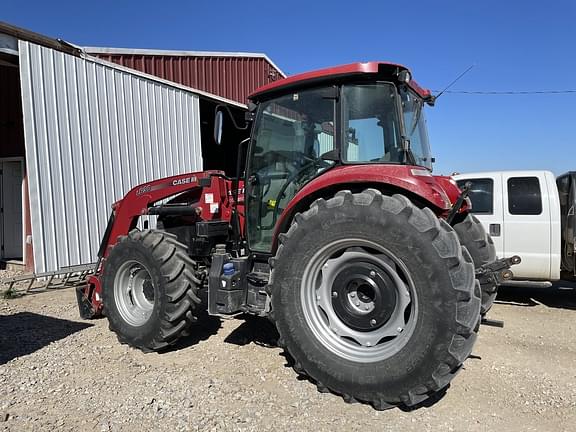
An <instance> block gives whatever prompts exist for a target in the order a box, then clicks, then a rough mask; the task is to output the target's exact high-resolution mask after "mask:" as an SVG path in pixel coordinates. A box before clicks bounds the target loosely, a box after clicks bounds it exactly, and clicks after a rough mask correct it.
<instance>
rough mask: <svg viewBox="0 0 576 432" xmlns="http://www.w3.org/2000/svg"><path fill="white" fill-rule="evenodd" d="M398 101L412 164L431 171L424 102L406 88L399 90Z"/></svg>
mask: <svg viewBox="0 0 576 432" xmlns="http://www.w3.org/2000/svg"><path fill="white" fill-rule="evenodd" d="M400 100H401V102H402V115H403V116H404V136H405V137H406V138H407V139H409V140H410V150H411V151H412V155H413V156H414V159H415V160H414V162H415V163H416V165H420V166H423V167H426V168H428V169H429V170H432V157H431V156H430V144H429V142H428V132H427V130H426V119H425V118H424V101H423V100H422V98H420V97H418V96H416V94H415V93H414V92H413V91H412V90H410V89H408V87H406V86H402V87H401V88H400Z"/></svg>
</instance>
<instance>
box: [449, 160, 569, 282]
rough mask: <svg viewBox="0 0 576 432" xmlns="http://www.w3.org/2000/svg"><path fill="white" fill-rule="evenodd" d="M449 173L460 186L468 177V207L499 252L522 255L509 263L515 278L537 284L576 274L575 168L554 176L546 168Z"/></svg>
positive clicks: (463, 184)
mask: <svg viewBox="0 0 576 432" xmlns="http://www.w3.org/2000/svg"><path fill="white" fill-rule="evenodd" d="M453 178H454V180H456V182H457V183H458V186H459V187H460V188H461V189H462V188H463V187H464V186H465V184H466V183H467V182H470V183H471V185H470V191H469V195H468V196H469V198H470V200H471V201H472V213H474V215H475V216H476V217H477V218H478V219H479V220H480V221H481V222H482V224H483V225H484V228H485V230H486V232H488V233H489V234H490V236H492V239H493V241H494V245H495V247H496V253H497V255H498V256H499V257H504V256H512V255H519V256H520V257H521V258H522V262H521V263H520V264H518V265H516V266H514V268H513V269H512V270H513V272H514V279H517V280H524V281H535V282H534V285H537V284H540V286H546V285H549V284H547V282H549V281H555V280H559V279H572V280H575V279H576V277H575V275H576V217H575V215H574V209H575V207H576V172H570V173H567V174H563V175H561V176H559V177H558V178H555V177H554V174H552V173H551V172H550V171H494V172H479V173H469V174H458V175H454V176H453ZM538 281H540V282H538ZM543 281H544V282H543ZM512 284H514V281H512ZM523 284H524V283H523Z"/></svg>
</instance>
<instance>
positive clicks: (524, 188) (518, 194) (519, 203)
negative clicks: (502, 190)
mask: <svg viewBox="0 0 576 432" xmlns="http://www.w3.org/2000/svg"><path fill="white" fill-rule="evenodd" d="M508 212H509V213H510V214H511V215H539V214H541V213H542V193H541V192H540V182H539V181H538V177H510V178H509V179H508Z"/></svg>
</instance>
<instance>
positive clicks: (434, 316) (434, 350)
mask: <svg viewBox="0 0 576 432" xmlns="http://www.w3.org/2000/svg"><path fill="white" fill-rule="evenodd" d="M280 242H281V245H280V247H279V248H278V251H277V253H276V257H275V258H274V259H273V260H272V266H273V271H272V278H271V293H272V314H273V319H274V321H275V322H276V326H277V328H278V332H279V334H280V339H279V343H280V345H281V346H282V347H283V348H285V349H286V351H288V353H289V354H290V355H291V356H292V357H293V358H294V368H295V370H296V371H297V372H299V373H302V374H306V375H308V376H309V377H310V378H312V379H313V380H314V381H315V382H316V383H317V385H318V388H319V390H321V391H326V390H329V391H332V392H334V393H336V394H340V395H342V396H343V397H344V399H345V400H346V401H356V400H357V401H363V402H368V403H370V404H372V405H373V406H374V407H375V408H376V409H386V408H390V407H392V406H395V405H401V404H404V405H407V406H414V405H416V404H418V403H421V402H423V401H424V400H426V399H428V398H429V397H430V396H432V395H433V394H435V393H436V392H439V391H441V390H443V389H444V388H446V387H447V385H448V384H449V383H450V381H451V380H452V379H453V378H454V376H455V375H456V373H457V372H458V371H459V369H460V368H461V365H462V362H463V361H464V360H465V359H466V358H467V357H468V355H469V354H470V353H471V351H472V347H473V345H474V342H475V340H476V335H477V331H478V323H479V317H480V315H479V313H480V298H479V296H480V290H479V286H478V284H477V282H476V281H475V279H474V267H473V264H472V260H471V258H470V256H469V254H468V253H467V252H466V250H465V249H464V248H461V246H460V243H459V242H458V238H457V236H456V233H455V232H454V231H453V230H452V228H451V227H450V226H449V225H448V224H446V223H445V222H444V221H441V220H439V219H438V218H437V217H436V216H435V215H434V214H433V213H432V211H430V210H429V209H424V210H420V209H418V208H416V207H415V206H414V205H413V204H412V203H411V202H410V201H409V200H408V199H407V198H406V197H404V196H401V195H395V196H393V197H388V196H383V195H382V194H381V193H380V192H379V191H376V190H371V189H369V190H366V191H364V192H362V193H358V194H352V193H351V192H349V191H342V192H339V193H337V194H336V196H335V197H334V198H332V199H329V200H327V201H325V200H323V199H320V200H317V201H316V202H315V203H314V204H313V205H312V206H311V207H310V209H309V210H308V211H306V212H305V213H303V214H301V215H297V216H296V217H295V222H294V223H293V224H292V226H291V228H290V230H289V231H288V233H287V234H283V235H281V236H280ZM358 300H359V301H358Z"/></svg>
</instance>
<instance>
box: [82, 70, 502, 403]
mask: <svg viewBox="0 0 576 432" xmlns="http://www.w3.org/2000/svg"><path fill="white" fill-rule="evenodd" d="M250 99H251V102H250V106H249V113H247V122H249V123H251V134H250V138H249V139H247V140H245V141H244V142H243V143H241V144H240V149H242V148H243V147H244V144H247V146H246V147H245V150H244V151H243V152H242V151H240V154H243V153H245V154H246V155H247V156H246V157H245V158H244V157H240V158H239V159H241V160H239V163H238V169H237V173H236V178H230V177H228V176H227V175H226V173H224V172H222V171H206V172H196V173H190V174H183V175H178V176H174V177H170V178H166V179H161V180H156V181H153V182H150V183H146V184H143V185H140V186H137V187H135V188H134V189H132V190H131V191H130V192H128V194H127V195H126V196H125V197H124V198H123V199H122V200H121V201H118V202H116V203H115V204H114V205H113V206H112V208H113V213H112V215H111V217H110V221H109V224H108V228H107V230H106V233H105V235H104V238H103V241H102V245H101V247H100V251H99V258H100V259H99V262H98V265H97V267H96V270H95V273H94V275H93V276H91V277H90V278H89V281H88V284H87V285H86V286H85V287H81V288H79V289H78V302H79V306H80V311H81V315H82V316H83V317H85V318H90V317H94V316H98V315H100V314H104V315H105V316H106V317H107V318H108V320H109V323H110V328H111V329H112V330H113V331H114V332H116V334H117V335H118V338H119V340H120V341H121V342H123V343H127V344H129V345H131V346H134V347H137V348H140V349H142V350H144V351H155V350H161V349H163V348H166V347H168V346H169V345H171V344H173V343H174V342H176V340H178V338H180V337H181V336H184V335H187V334H188V333H189V332H191V331H194V329H193V326H192V325H193V323H194V321H195V313H196V312H197V309H198V307H199V304H200V293H201V291H202V290H205V291H207V294H208V296H207V297H208V306H207V308H208V313H209V314H211V315H217V316H224V315H234V314H239V313H247V314H254V315H258V316H261V317H268V318H270V319H271V320H272V321H273V322H274V323H275V325H276V328H277V330H278V333H279V341H278V344H279V345H280V346H281V347H282V348H284V349H285V350H286V351H287V352H288V353H289V354H290V356H291V357H292V358H293V360H294V369H295V370H296V371H297V372H298V373H300V374H305V375H307V376H308V377H309V378H310V379H311V380H313V381H314V382H316V383H317V385H318V388H319V390H321V391H331V392H334V393H336V394H339V395H342V396H343V398H344V399H345V400H346V401H361V402H366V403H370V404H371V405H373V406H374V407H375V408H376V409H385V408H389V407H392V406H398V405H405V406H414V405H416V404H419V403H421V402H423V401H425V400H426V399H427V398H429V397H430V396H432V395H433V394H435V393H436V392H439V391H442V390H443V389H445V388H446V387H447V386H448V384H449V383H450V381H451V380H452V379H453V378H454V376H455V375H456V373H457V372H458V371H459V370H460V368H461V366H462V363H463V361H464V360H465V359H466V358H467V357H468V355H469V354H470V352H471V351H472V347H473V345H474V342H475V340H476V336H477V332H478V328H479V324H480V321H481V319H482V316H483V315H484V314H485V313H486V312H487V310H488V309H489V308H490V305H491V303H492V301H493V299H494V296H495V292H496V287H497V284H498V282H499V281H500V280H501V279H502V278H507V277H510V276H511V273H510V271H509V270H508V268H509V267H510V265H511V264H512V263H513V262H512V261H511V260H496V256H495V252H494V246H493V244H492V241H491V239H490V237H489V236H488V235H487V234H486V233H485V232H484V230H483V228H482V225H481V224H480V223H479V222H478V221H477V220H476V219H475V218H474V217H473V216H471V215H469V214H468V210H469V202H468V201H467V200H466V199H465V198H466V196H465V194H466V192H465V191H464V192H461V191H460V190H459V189H458V187H457V186H456V184H455V182H454V181H453V180H451V179H450V178H448V177H439V176H433V175H432V173H431V171H432V162H433V161H434V160H433V158H432V157H431V155H430V149H429V145H428V138H427V133H426V125H425V121H424V114H423V106H424V104H425V103H428V104H433V102H434V97H433V96H432V95H431V94H430V92H429V91H427V90H423V89H422V88H420V87H419V86H418V85H417V84H416V83H415V82H414V81H413V80H412V77H411V74H410V72H409V71H408V69H406V68H405V67H403V66H400V65H396V64H389V63H381V62H372V63H356V64H351V65H345V66H339V67H334V68H330V69H325V70H320V71H316V72H310V73H304V74H301V75H297V76H293V77H290V78H287V79H284V80H281V81H278V82H275V83H272V84H269V85H267V86H264V87H262V88H260V89H258V90H257V91H256V92H255V93H254V94H253V95H252V96H251V98H250ZM224 114H225V111H224V110H218V111H217V114H216V119H215V141H216V144H218V143H219V142H220V140H221V136H222V130H223V129H222V124H223V119H224ZM234 122H236V121H235V120H234ZM244 159H245V161H246V163H245V164H244ZM241 162H242V163H241ZM244 165H245V166H244ZM143 215H155V216H156V217H157V227H156V228H155V229H138V228H137V226H139V225H138V223H139V219H140V218H141V216H143ZM487 322H489V321H488V320H487Z"/></svg>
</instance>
